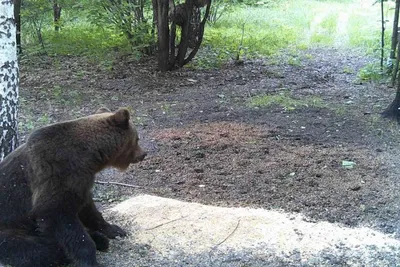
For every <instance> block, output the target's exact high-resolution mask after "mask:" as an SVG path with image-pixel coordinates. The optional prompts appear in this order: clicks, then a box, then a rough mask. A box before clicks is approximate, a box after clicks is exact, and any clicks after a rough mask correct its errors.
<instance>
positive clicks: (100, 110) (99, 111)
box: [95, 107, 111, 114]
mask: <svg viewBox="0 0 400 267" xmlns="http://www.w3.org/2000/svg"><path fill="white" fill-rule="evenodd" d="M108 112H109V113H111V110H109V109H108V108H106V107H101V108H99V109H98V110H96V113H95V114H100V113H108Z"/></svg>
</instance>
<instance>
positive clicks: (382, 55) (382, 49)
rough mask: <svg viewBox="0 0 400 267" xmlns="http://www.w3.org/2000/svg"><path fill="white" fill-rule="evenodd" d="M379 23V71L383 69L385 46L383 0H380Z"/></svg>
mask: <svg viewBox="0 0 400 267" xmlns="http://www.w3.org/2000/svg"><path fill="white" fill-rule="evenodd" d="M381 24H382V34H381V71H383V57H384V48H385V15H384V13H383V0H381Z"/></svg>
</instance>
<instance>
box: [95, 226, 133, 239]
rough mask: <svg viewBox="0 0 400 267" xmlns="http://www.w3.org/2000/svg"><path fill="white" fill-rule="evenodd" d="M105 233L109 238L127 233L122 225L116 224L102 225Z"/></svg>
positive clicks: (102, 230)
mask: <svg viewBox="0 0 400 267" xmlns="http://www.w3.org/2000/svg"><path fill="white" fill-rule="evenodd" d="M100 232H102V233H103V234H105V235H106V236H107V237H108V238H112V239H114V238H116V237H117V236H126V235H127V233H126V232H125V231H124V230H122V229H121V227H119V226H117V225H115V224H107V225H104V227H102V229H101V230H100Z"/></svg>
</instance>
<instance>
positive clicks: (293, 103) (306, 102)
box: [248, 92, 325, 111]
mask: <svg viewBox="0 0 400 267" xmlns="http://www.w3.org/2000/svg"><path fill="white" fill-rule="evenodd" d="M248 105H249V106H250V107H253V108H264V107H269V106H273V105H279V106H281V107H282V108H283V110H284V111H292V110H295V109H298V108H302V107H319V108H321V107H325V104H324V102H323V100H322V99H321V98H319V97H303V98H294V97H293V96H292V95H291V94H290V93H288V92H282V93H279V94H275V95H259V96H254V97H252V98H251V99H250V100H249V101H248Z"/></svg>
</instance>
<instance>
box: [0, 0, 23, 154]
mask: <svg viewBox="0 0 400 267" xmlns="http://www.w3.org/2000/svg"><path fill="white" fill-rule="evenodd" d="M18 74H19V73H18V61H17V44H16V28H15V20H14V4H13V1H12V0H0V161H1V160H3V158H4V157H5V156H6V155H7V154H9V153H10V152H11V151H13V150H14V149H15V148H16V147H17V146H18V135H17V132H18V131H17V129H18V127H17V115H18V86H19V75H18Z"/></svg>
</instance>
